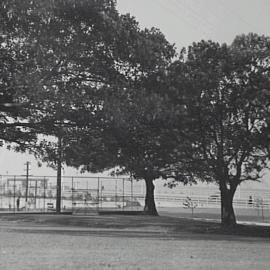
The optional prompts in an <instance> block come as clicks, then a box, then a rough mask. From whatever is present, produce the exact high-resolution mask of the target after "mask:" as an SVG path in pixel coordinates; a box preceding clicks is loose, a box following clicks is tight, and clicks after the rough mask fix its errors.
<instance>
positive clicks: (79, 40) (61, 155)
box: [1, 0, 175, 208]
mask: <svg viewBox="0 0 270 270" xmlns="http://www.w3.org/2000/svg"><path fill="white" fill-rule="evenodd" d="M1 22H2V25H1V27H2V29H1V30H2V32H3V35H2V37H3V43H1V44H2V45H1V46H2V47H5V49H6V50H7V52H8V53H10V54H11V55H12V58H13V59H12V60H13V62H14V63H15V64H16V68H14V69H13V70H12V77H11V79H10V82H12V84H13V89H14V90H15V91H16V94H17V99H18V101H19V102H21V103H23V104H26V105H27V109H28V112H29V117H28V119H27V126H28V127H34V128H35V132H36V133H37V134H42V135H46V136H47V137H45V139H44V140H42V142H41V143H40V145H39V147H36V148H35V152H36V153H37V155H39V156H42V157H43V158H44V160H46V161H49V162H50V161H54V162H55V163H58V165H59V162H62V161H67V163H68V164H70V165H75V166H78V163H79V161H80V164H79V165H84V164H86V165H87V169H88V170H90V171H97V169H98V170H103V169H105V168H108V166H109V167H112V166H115V165H118V164H117V162H116V163H115V158H113V156H112V155H114V157H116V156H117V153H118V151H119V149H118V148H117V147H114V148H112V147H111V146H110V147H104V145H105V144H104V141H106V140H107V139H108V136H107V135H106V134H105V133H104V132H103V131H105V130H108V127H111V120H112V119H111V118H110V117H108V112H109V110H107V111H106V112H105V111H104V108H105V107H106V108H110V104H114V101H116V100H117V99H118V98H121V97H122V96H123V95H126V94H128V93H132V91H131V89H133V90H134V91H138V90H139V89H141V88H142V86H141V85H142V84H143V82H144V80H146V78H148V77H149V76H151V75H153V74H155V73H157V71H159V70H162V69H164V66H166V65H167V64H168V63H169V62H170V60H171V59H172V57H173V56H174V54H175V51H174V48H173V46H172V45H170V44H169V43H168V42H167V41H166V39H165V38H164V36H163V35H162V34H161V33H160V32H159V31H158V30H156V29H151V30H148V29H145V30H141V29H140V28H139V26H138V22H137V21H136V20H135V19H134V18H133V17H131V16H130V15H119V14H118V12H117V10H116V8H115V1H110V0H104V1H94V0H91V1H87V0H85V1H75V0H63V1H61V0H58V1H53V0H51V1H46V2H44V1H41V0H37V1H30V0H22V1H16V0H14V1H2V2H1ZM126 97H127V96H126ZM123 102H126V99H125V100H124V101H123ZM105 104H106V105H105ZM38 124H39V125H38ZM86 132H87V135H88V137H87V140H85V139H84V138H85V134H86ZM79 134H80V135H79ZM104 134H105V137H102V136H104ZM52 136H53V137H55V138H58V143H57V142H56V141H55V139H53V140H48V138H52ZM110 139H111V138H110ZM112 140H114V137H113V138H112ZM81 141H83V142H84V143H85V144H87V145H88V149H89V147H90V146H91V149H89V150H90V153H91V154H89V152H88V154H87V159H86V160H84V161H83V159H82V158H76V162H75V158H74V156H75V157H78V156H77V155H75V154H76V151H77V153H78V151H79V150H78V149H80V147H79V146H80V143H81ZM110 145H111V143H110ZM59 148H61V151H60V149H59ZM83 148H84V149H85V147H83ZM104 149H110V152H109V151H105V152H104ZM111 150H113V151H111ZM80 152H81V151H80ZM80 154H81V155H82V153H80ZM102 156H105V158H102ZM108 157H111V158H108ZM58 208H59V207H58Z"/></svg>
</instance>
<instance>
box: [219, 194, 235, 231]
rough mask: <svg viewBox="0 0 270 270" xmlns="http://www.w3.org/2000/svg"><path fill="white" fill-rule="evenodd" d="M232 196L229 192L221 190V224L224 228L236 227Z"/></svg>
mask: <svg viewBox="0 0 270 270" xmlns="http://www.w3.org/2000/svg"><path fill="white" fill-rule="evenodd" d="M233 195H234V192H232V191H231V190H221V223H222V225H224V226H225V227H232V226H235V225H236V218H235V214H234V209H233Z"/></svg>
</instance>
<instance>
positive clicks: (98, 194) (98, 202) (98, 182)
mask: <svg viewBox="0 0 270 270" xmlns="http://www.w3.org/2000/svg"><path fill="white" fill-rule="evenodd" d="M97 184H98V188H97V190H98V191H97V199H98V204H97V209H98V211H99V177H98V183H97Z"/></svg>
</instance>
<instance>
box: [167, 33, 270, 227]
mask: <svg viewBox="0 0 270 270" xmlns="http://www.w3.org/2000/svg"><path fill="white" fill-rule="evenodd" d="M269 53H270V51H269V38H266V37H260V36H257V35H253V34H250V35H248V36H241V37H236V39H235V41H234V42H233V44H232V45H231V46H227V45H225V44H224V45H219V44H218V43H214V42H211V41H209V42H205V41H202V42H199V43H194V44H193V45H192V46H190V47H189V48H188V51H187V53H186V54H185V51H183V54H182V57H181V58H180V60H179V62H177V63H175V64H174V65H173V67H172V70H171V72H172V75H171V76H172V77H173V78H174V79H175V81H174V84H175V86H176V87H175V88H174V90H175V91H178V94H179V95H180V96H184V97H185V98H186V99H185V103H186V114H187V116H188V118H189V121H187V122H186V123H187V128H186V130H187V131H188V133H187V134H186V137H189V140H190V143H191V145H192V158H191V159H190V160H192V167H191V169H194V171H195V172H196V170H197V169H199V170H198V171H200V170H202V171H204V172H208V177H207V178H206V180H208V181H214V182H216V183H218V185H219V187H220V191H221V201H222V221H223V223H224V224H233V223H235V217H234V213H233V207H232V199H233V196H234V193H235V190H236V188H237V186H238V185H240V183H241V182H243V181H246V180H257V179H258V177H260V174H261V173H262V171H263V169H264V168H266V167H267V147H269V135H268V134H269V133H268V132H267V130H269V122H268V120H267V119H268V118H269V110H270V106H269V105H270V104H269V100H270V99H269V95H270V92H269V89H270V88H269V83H270V82H269ZM173 101H174V102H175V99H174V100H173ZM198 165H199V166H200V168H198ZM198 176H199V175H198ZM202 180H204V179H202Z"/></svg>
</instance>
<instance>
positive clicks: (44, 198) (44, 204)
mask: <svg viewBox="0 0 270 270" xmlns="http://www.w3.org/2000/svg"><path fill="white" fill-rule="evenodd" d="M43 189H44V194H43V211H44V212H45V211H46V207H45V206H46V178H45V176H44V180H43Z"/></svg>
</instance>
